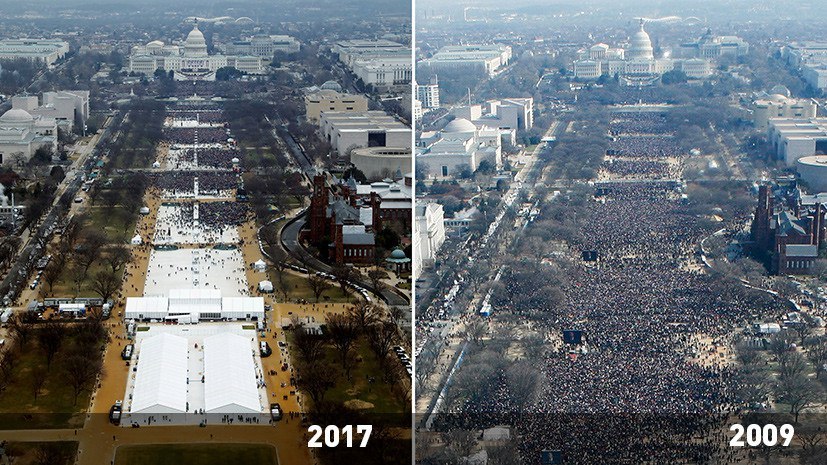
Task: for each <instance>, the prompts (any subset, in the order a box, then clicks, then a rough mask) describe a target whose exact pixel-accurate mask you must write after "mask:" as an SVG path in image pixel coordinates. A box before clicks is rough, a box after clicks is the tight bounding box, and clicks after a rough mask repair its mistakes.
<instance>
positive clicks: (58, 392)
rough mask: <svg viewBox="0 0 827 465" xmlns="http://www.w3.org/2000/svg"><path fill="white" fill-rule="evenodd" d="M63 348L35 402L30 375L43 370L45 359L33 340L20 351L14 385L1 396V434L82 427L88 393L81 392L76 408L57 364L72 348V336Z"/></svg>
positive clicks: (87, 403) (56, 357)
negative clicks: (26, 430) (63, 354)
mask: <svg viewBox="0 0 827 465" xmlns="http://www.w3.org/2000/svg"><path fill="white" fill-rule="evenodd" d="M32 338H34V336H32ZM63 344H64V345H63V347H62V348H61V350H60V351H59V352H58V354H57V355H55V359H54V360H53V361H52V366H51V368H50V369H49V374H48V376H47V377H46V382H45V384H44V385H43V389H42V390H41V392H40V395H39V396H38V398H37V402H35V400H34V392H33V389H32V388H31V384H32V377H33V376H32V374H33V373H34V372H35V370H37V369H39V367H44V369H45V365H46V356H45V355H43V353H42V351H41V350H40V348H39V347H38V346H37V344H36V343H35V342H33V341H32V340H30V341H29V342H28V344H27V345H26V347H25V348H24V349H23V350H22V352H21V355H20V360H19V361H18V362H17V367H16V368H15V371H14V372H15V374H16V375H15V379H14V382H13V383H12V384H11V385H9V387H8V388H7V389H6V390H5V391H3V393H2V394H0V430H4V429H45V428H67V427H78V426H82V425H83V417H84V415H83V411H84V410H85V409H86V406H87V405H89V393H88V392H82V393H81V395H80V396H79V397H78V402H77V405H75V404H74V396H73V394H72V389H71V388H70V387H69V385H68V384H67V383H66V380H65V376H66V375H65V374H64V372H63V370H61V369H60V360H59V358H60V356H61V353H63V352H65V351H67V350H69V349H70V348H71V346H72V345H73V343H72V336H70V337H68V338H67V339H66V341H65V342H64V343H63Z"/></svg>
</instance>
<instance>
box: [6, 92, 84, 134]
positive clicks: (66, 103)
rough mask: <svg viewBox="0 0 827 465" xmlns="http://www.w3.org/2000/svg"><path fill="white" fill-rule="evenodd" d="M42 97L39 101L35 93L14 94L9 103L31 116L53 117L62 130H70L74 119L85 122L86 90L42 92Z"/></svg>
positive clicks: (80, 122) (81, 122)
mask: <svg viewBox="0 0 827 465" xmlns="http://www.w3.org/2000/svg"><path fill="white" fill-rule="evenodd" d="M42 99H43V101H42V103H41V102H40V101H39V99H38V98H37V96H36V95H15V96H14V97H12V99H11V104H12V108H19V109H21V110H25V111H27V112H28V113H29V114H31V115H33V116H41V117H44V118H53V119H54V120H55V121H57V124H58V126H60V127H61V128H62V129H64V130H71V129H72V127H73V126H74V124H75V121H77V122H78V123H79V124H86V120H88V119H89V91H88V90H59V91H57V92H43V96H42Z"/></svg>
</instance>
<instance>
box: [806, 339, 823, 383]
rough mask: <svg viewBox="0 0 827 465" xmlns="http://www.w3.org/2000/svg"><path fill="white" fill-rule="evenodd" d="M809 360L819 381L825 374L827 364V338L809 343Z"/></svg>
mask: <svg viewBox="0 0 827 465" xmlns="http://www.w3.org/2000/svg"><path fill="white" fill-rule="evenodd" d="M808 346H809V347H808V348H807V359H808V360H810V363H812V364H813V368H815V371H816V379H819V377H820V376H821V373H823V372H824V365H825V364H827V336H819V337H816V338H813V339H812V340H811V341H810V342H809V343H808Z"/></svg>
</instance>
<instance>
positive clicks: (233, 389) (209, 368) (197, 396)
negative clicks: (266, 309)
mask: <svg viewBox="0 0 827 465" xmlns="http://www.w3.org/2000/svg"><path fill="white" fill-rule="evenodd" d="M247 324H249V323H247ZM140 326H142V327H143V326H148V327H149V330H148V331H138V332H137V333H136V336H135V338H136V339H135V345H136V348H137V355H136V356H137V357H138V358H139V359H140V361H139V362H138V364H137V366H138V372H137V373H132V372H131V373H130V377H129V379H128V381H127V386H126V395H125V397H124V399H126V402H125V408H124V412H125V416H124V420H123V421H122V422H121V426H127V427H128V426H130V425H131V424H132V423H133V422H135V423H138V424H140V425H141V426H146V425H153V426H155V425H179V424H199V423H201V422H204V421H206V422H207V423H208V424H221V423H228V418H230V417H231V418H232V419H233V424H242V425H243V424H248V423H247V421H255V420H253V419H257V420H258V421H259V423H260V424H261V423H263V424H267V423H268V422H269V418H270V417H269V413H268V408H269V404H268V398H267V386H266V385H264V383H263V381H262V380H263V379H264V378H263V376H262V374H263V368H262V364H261V357H260V355H259V352H258V340H257V338H256V331H255V330H249V329H244V328H243V325H242V324H241V323H200V324H197V325H164V324H149V325H144V324H141V325H140ZM157 336H162V337H161V338H158V337H157ZM160 339H169V340H171V341H174V343H175V345H176V349H175V351H176V355H175V359H176V360H180V359H181V354H180V352H181V347H180V346H181V342H179V340H183V341H184V349H185V351H186V354H185V357H186V360H185V363H184V364H181V363H180V362H179V363H177V364H176V365H175V370H174V372H173V373H174V374H175V375H180V376H177V377H175V379H177V380H181V379H183V380H185V384H184V390H185V391H186V399H185V403H186V404H187V405H185V408H186V407H188V408H189V410H188V411H187V412H186V413H175V412H171V411H167V410H165V409H163V408H157V409H155V408H152V407H150V408H145V409H143V411H142V412H136V413H135V414H130V413H129V412H130V408H131V405H132V403H131V402H130V401H129V399H130V398H132V399H133V402H134V398H135V391H134V389H135V379H136V376H135V375H136V374H137V377H142V376H143V373H142V370H144V369H145V368H147V369H151V368H152V367H153V366H154V365H156V364H158V363H161V364H169V365H172V363H170V361H169V360H166V358H168V357H167V356H168V355H170V354H168V353H167V352H163V354H158V353H157V352H153V351H152V350H153V349H152V345H153V342H152V341H153V340H160ZM210 341H212V344H213V345H212V347H213V348H215V347H218V350H215V349H213V348H209V347H210V345H211V344H210ZM147 342H149V345H147V344H146V343H147ZM155 345H159V344H155ZM164 347H166V345H164ZM147 349H150V350H147ZM222 349H223V350H222ZM222 352H224V353H222ZM158 360H161V362H158ZM132 363H133V364H134V363H135V358H133V360H132ZM213 372H217V373H216V374H215V375H213V374H212V373H213ZM179 382H180V381H179ZM213 383H215V384H213ZM177 389H180V386H178V387H177ZM208 398H209V399H213V400H212V401H210V402H212V404H211V405H219V407H215V408H216V412H215V413H212V414H210V412H208V411H207V405H208ZM220 406H223V407H224V408H223V409H222V408H221V407H220ZM219 410H220V411H219ZM239 416H241V419H239Z"/></svg>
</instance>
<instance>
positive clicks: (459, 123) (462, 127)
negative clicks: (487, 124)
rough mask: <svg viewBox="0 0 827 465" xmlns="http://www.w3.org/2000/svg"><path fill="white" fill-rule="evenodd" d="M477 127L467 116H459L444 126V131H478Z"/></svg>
mask: <svg viewBox="0 0 827 465" xmlns="http://www.w3.org/2000/svg"><path fill="white" fill-rule="evenodd" d="M476 131H477V127H476V126H474V123H472V122H470V121H468V120H467V119H465V118H457V119H455V120H453V121H451V122H450V123H448V124H446V125H445V127H444V128H442V132H444V133H460V132H476Z"/></svg>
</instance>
